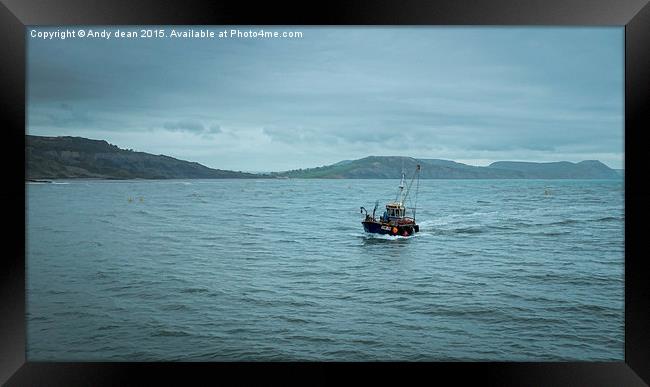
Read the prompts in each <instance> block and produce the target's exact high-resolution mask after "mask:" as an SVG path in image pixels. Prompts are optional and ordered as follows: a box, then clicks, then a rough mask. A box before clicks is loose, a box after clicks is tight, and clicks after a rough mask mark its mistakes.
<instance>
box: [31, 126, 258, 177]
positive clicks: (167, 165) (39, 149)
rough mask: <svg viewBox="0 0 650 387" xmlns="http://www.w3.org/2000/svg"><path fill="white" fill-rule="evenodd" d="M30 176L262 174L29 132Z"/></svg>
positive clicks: (235, 175) (95, 142)
mask: <svg viewBox="0 0 650 387" xmlns="http://www.w3.org/2000/svg"><path fill="white" fill-rule="evenodd" d="M26 160H27V170H26V176H27V178H28V179H64V178H103V179H221V178H260V177H265V176H263V175H256V174H252V173H243V172H234V171H225V170H220V169H212V168H208V167H206V166H204V165H201V164H199V163H194V162H189V161H183V160H178V159H175V158H173V157H169V156H163V155H152V154H149V153H144V152H134V151H132V150H126V149H120V148H118V147H117V146H115V145H111V144H109V143H108V142H106V141H103V140H90V139H87V138H82V137H41V136H31V135H27V136H26Z"/></svg>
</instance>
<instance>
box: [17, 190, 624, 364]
mask: <svg viewBox="0 0 650 387" xmlns="http://www.w3.org/2000/svg"><path fill="white" fill-rule="evenodd" d="M397 185H398V181H397V180H320V179H313V180H309V179H305V180H300V179H290V180H281V179H260V180H236V179H233V180H230V179H227V180H164V181H163V180H160V181H144V180H132V181H102V180H65V181H63V180H61V181H55V182H54V183H49V184H48V183H45V184H39V183H28V184H27V185H26V190H27V197H26V206H27V207H26V221H27V230H26V231H27V235H26V238H27V244H26V247H27V257H26V258H27V259H26V261H27V277H26V278H27V284H26V285H27V310H28V314H27V317H26V318H27V358H28V360H29V361H302V360H305V361H376V360H380V361H384V360H386V361H571V360H584V361H612V360H615V361H622V360H623V359H624V297H623V294H624V232H623V231H624V220H625V219H624V200H623V193H624V192H623V181H622V180H421V181H420V185H419V190H418V202H417V206H418V209H417V214H416V217H417V223H419V224H420V233H418V234H416V235H415V236H412V237H389V236H382V237H378V236H372V235H368V234H365V233H364V232H363V228H362V225H361V220H362V218H363V216H362V215H361V214H360V209H359V207H360V206H364V207H366V208H369V209H370V211H372V207H373V205H374V203H375V200H379V202H380V210H378V213H380V211H381V206H382V205H383V204H384V203H385V202H387V201H390V200H392V199H394V198H395V192H396V189H397Z"/></svg>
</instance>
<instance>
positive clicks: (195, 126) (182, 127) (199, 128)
mask: <svg viewBox="0 0 650 387" xmlns="http://www.w3.org/2000/svg"><path fill="white" fill-rule="evenodd" d="M163 128H165V129H167V130H170V131H172V132H190V133H195V134H200V133H203V132H204V131H205V126H204V125H203V124H202V123H201V122H199V121H194V120H181V121H174V122H165V123H164V124H163Z"/></svg>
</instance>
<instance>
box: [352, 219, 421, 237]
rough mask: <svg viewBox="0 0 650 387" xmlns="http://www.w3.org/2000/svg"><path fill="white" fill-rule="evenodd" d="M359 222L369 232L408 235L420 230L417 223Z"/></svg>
mask: <svg viewBox="0 0 650 387" xmlns="http://www.w3.org/2000/svg"><path fill="white" fill-rule="evenodd" d="M361 224H362V225H363V229H364V230H365V232H367V233H370V234H383V235H399V236H410V235H413V234H415V233H416V232H418V231H420V226H418V225H417V224H405V225H390V224H388V223H381V222H373V221H363V222H361Z"/></svg>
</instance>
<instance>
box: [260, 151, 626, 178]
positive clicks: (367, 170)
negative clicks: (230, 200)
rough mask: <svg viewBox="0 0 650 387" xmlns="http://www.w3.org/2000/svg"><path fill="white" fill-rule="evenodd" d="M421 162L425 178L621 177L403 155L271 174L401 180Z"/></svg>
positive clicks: (556, 166) (559, 166)
mask: <svg viewBox="0 0 650 387" xmlns="http://www.w3.org/2000/svg"><path fill="white" fill-rule="evenodd" d="M418 163H420V164H421V166H422V169H421V173H420V178H422V179H619V178H620V176H621V175H620V174H619V173H618V172H616V171H615V170H613V169H611V168H609V167H608V166H606V165H605V164H603V163H601V162H600V161H595V160H588V161H581V162H579V163H571V162H567V161H562V162H554V163H528V162H515V161H499V162H496V163H492V164H491V165H489V166H487V167H475V166H471V165H466V164H462V163H457V162H454V161H449V160H438V159H420V160H416V159H414V158H411V157H401V156H369V157H365V158H362V159H359V160H346V161H344V162H339V163H336V164H332V165H327V166H322V167H317V168H309V169H297V170H292V171H286V172H279V173H272V174H271V175H274V176H286V177H290V178H329V179H337V178H339V179H398V178H399V177H400V175H401V171H402V168H404V171H406V172H407V174H410V173H411V172H410V171H413V170H414V169H415V166H416V165H417V164H418Z"/></svg>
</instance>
